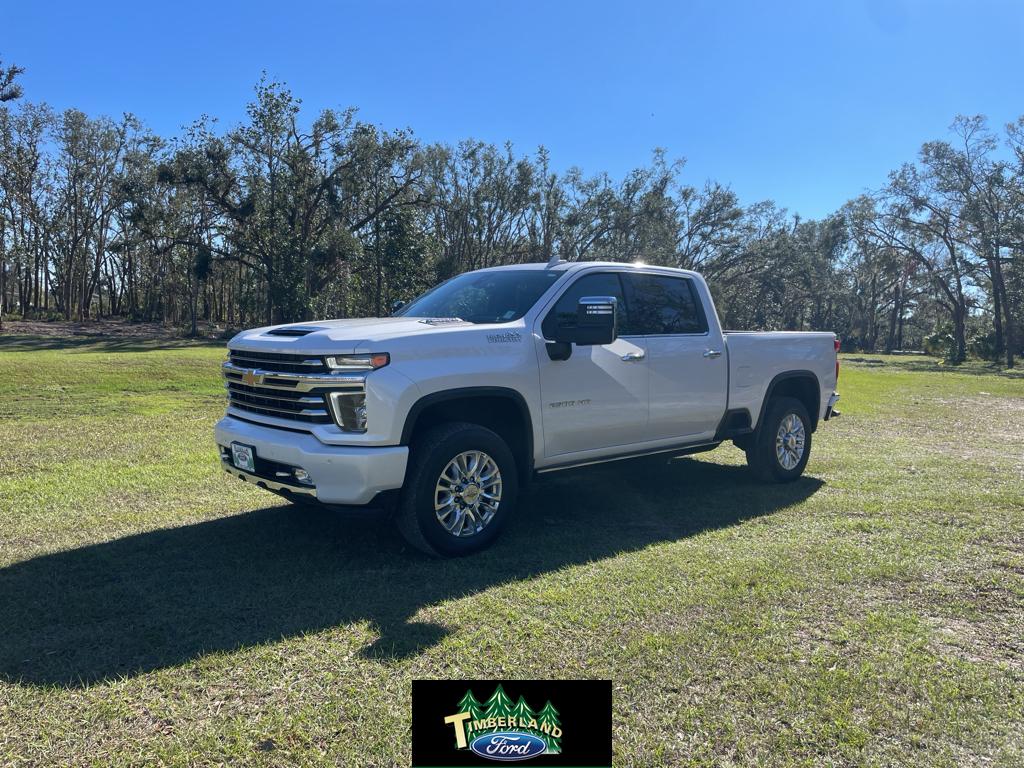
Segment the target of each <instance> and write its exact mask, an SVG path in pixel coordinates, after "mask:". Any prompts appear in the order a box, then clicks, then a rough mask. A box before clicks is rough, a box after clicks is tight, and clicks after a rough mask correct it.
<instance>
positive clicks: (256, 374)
mask: <svg viewBox="0 0 1024 768" xmlns="http://www.w3.org/2000/svg"><path fill="white" fill-rule="evenodd" d="M230 354H231V359H230V360H229V361H228V362H226V363H224V365H223V373H224V379H225V384H224V386H225V388H226V389H227V391H228V407H229V408H230V409H232V410H240V411H245V412H248V413H252V414H257V415H260V416H269V417H273V418H275V419H287V420H289V421H297V422H302V423H305V424H333V423H335V422H336V418H335V416H334V415H332V413H331V407H330V402H329V396H330V394H331V393H332V392H334V393H337V392H344V393H346V394H350V395H356V396H359V395H362V394H363V393H364V392H365V391H366V390H365V377H364V376H362V375H352V374H343V373H326V372H325V371H327V370H328V369H327V368H326V366H325V365H324V364H323V361H322V359H321V358H313V357H307V356H305V355H283V354H272V353H268V352H258V353H257V352H246V351H243V350H232V351H231V353H230ZM314 363H315V364H318V365H321V366H322V370H320V371H318V370H316V368H315V366H314ZM288 367H295V368H298V370H280V369H281V368H288ZM338 418H341V417H340V416H339V417H338ZM346 423H347V422H346ZM342 426H343V428H344V426H345V425H344V424H343V425H342ZM356 431H358V430H356Z"/></svg>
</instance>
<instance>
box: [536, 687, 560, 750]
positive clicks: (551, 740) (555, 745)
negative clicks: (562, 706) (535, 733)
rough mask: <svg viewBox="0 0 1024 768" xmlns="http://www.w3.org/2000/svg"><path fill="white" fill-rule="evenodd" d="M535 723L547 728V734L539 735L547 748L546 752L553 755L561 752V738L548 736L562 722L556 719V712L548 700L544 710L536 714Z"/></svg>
mask: <svg viewBox="0 0 1024 768" xmlns="http://www.w3.org/2000/svg"><path fill="white" fill-rule="evenodd" d="M537 723H538V725H546V726H548V733H541V735H540V737H541V738H542V739H543V740H544V744H545V745H546V746H547V748H548V752H551V753H553V754H558V753H559V752H561V751H562V744H561V741H562V739H561V737H559V738H555V737H554V736H551V735H550V732H551V729H552V728H554V727H555V726H558V727H561V725H562V721H561V720H559V719H558V710H557V709H555V708H554V707H553V706H552V705H551V701H550V700H549V701H548V702H547V704H545V705H544V709H542V710H541V711H540V712H539V713H538V714H537Z"/></svg>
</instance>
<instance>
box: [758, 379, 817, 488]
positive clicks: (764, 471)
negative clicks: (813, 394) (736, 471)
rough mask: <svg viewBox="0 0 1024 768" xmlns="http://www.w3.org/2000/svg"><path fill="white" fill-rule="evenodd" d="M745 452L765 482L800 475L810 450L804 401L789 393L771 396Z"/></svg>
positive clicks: (792, 478)
mask: <svg viewBox="0 0 1024 768" xmlns="http://www.w3.org/2000/svg"><path fill="white" fill-rule="evenodd" d="M746 453H747V464H748V465H749V466H750V468H751V469H752V470H753V471H754V474H755V475H757V477H758V478H759V479H761V480H764V481H765V482H774V483H786V482H790V481H792V480H796V479H797V478H798V477H800V475H802V474H803V472H804V467H806V466H807V459H808V458H809V457H810V454H811V418H810V416H809V415H808V414H807V408H805V407H804V404H803V403H801V402H800V401H799V400H797V399H796V398H793V397H780V398H777V399H774V400H772V401H771V402H770V403H769V404H768V408H767V410H766V412H765V415H764V420H763V421H762V422H761V424H759V425H758V428H757V433H756V434H755V435H754V436H753V439H752V440H751V441H750V443H749V444H748V446H747V449H746Z"/></svg>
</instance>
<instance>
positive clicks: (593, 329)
mask: <svg viewBox="0 0 1024 768" xmlns="http://www.w3.org/2000/svg"><path fill="white" fill-rule="evenodd" d="M618 318H619V310H618V300H617V299H616V298H615V297H614V296H584V297H583V298H581V299H580V300H579V303H578V304H577V305H576V323H575V324H574V325H559V326H558V329H557V330H556V331H555V340H554V341H549V342H548V343H547V345H546V346H547V351H548V357H550V358H551V359H552V360H568V359H569V358H570V357H571V356H572V345H573V344H577V345H579V346H581V347H593V346H598V345H602V344H611V343H612V342H613V341H615V339H617V338H618V337H619V328H618V322H619V320H618Z"/></svg>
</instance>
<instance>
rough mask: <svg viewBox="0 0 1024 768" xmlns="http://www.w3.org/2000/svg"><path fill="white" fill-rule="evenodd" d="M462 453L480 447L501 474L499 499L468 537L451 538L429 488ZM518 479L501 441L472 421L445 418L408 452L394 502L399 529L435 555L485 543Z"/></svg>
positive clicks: (506, 513) (465, 551)
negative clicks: (488, 516) (487, 518)
mask: <svg viewBox="0 0 1024 768" xmlns="http://www.w3.org/2000/svg"><path fill="white" fill-rule="evenodd" d="M465 451H483V452H484V453H486V454H487V455H488V456H490V457H491V459H493V461H494V462H495V464H497V466H498V470H499V472H500V473H501V500H500V501H499V502H498V506H497V509H496V510H495V512H494V516H493V517H492V518H491V519H490V521H489V522H488V523H487V524H486V525H485V526H484V527H483V528H482V529H481V530H479V531H477V532H476V533H474V534H472V535H469V536H455V535H454V534H452V533H449V532H448V531H447V530H446V529H445V528H444V526H443V525H442V524H441V523H440V522H439V521H438V518H437V515H436V514H435V512H434V492H435V489H436V486H437V482H438V479H439V478H440V476H441V472H442V471H443V470H444V469H445V468H446V467H447V466H448V463H449V462H450V461H452V459H454V458H455V457H456V456H458V455H459V454H461V453H463V452H465ZM518 491H519V483H518V479H517V474H516V461H515V457H514V456H513V455H512V451H511V450H510V449H509V447H508V445H507V444H506V443H505V441H504V440H503V439H502V438H501V437H500V436H499V435H497V434H496V433H494V432H492V431H491V430H489V429H486V428H485V427H481V426H479V425H477V424H468V423H464V422H449V423H447V424H440V425H438V426H436V427H431V428H430V429H428V430H426V431H425V432H423V433H422V434H421V435H418V436H417V437H416V439H415V440H414V441H413V444H412V447H411V450H410V455H409V469H408V471H407V472H406V475H405V486H404V487H403V489H402V495H401V498H400V500H399V502H398V509H397V511H396V515H395V522H396V523H397V525H398V530H399V532H400V533H401V534H402V536H403V537H405V540H406V541H408V542H409V543H410V544H411V545H412V546H414V547H415V548H416V549H418V550H420V551H421V552H424V553H426V554H428V555H432V556H434V557H462V556H464V555H470V554H473V553H474V552H479V551H480V550H482V549H484V548H486V547H488V546H490V545H491V544H492V543H493V542H494V540H495V539H496V538H497V537H498V535H499V534H500V533H501V529H502V528H503V527H504V525H505V522H506V521H507V520H508V518H509V517H510V516H511V515H512V513H513V511H514V509H515V505H516V498H517V496H518Z"/></svg>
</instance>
